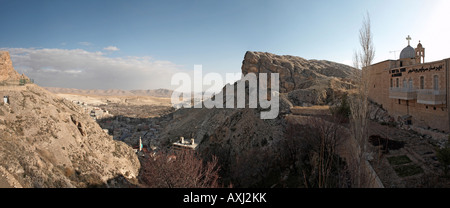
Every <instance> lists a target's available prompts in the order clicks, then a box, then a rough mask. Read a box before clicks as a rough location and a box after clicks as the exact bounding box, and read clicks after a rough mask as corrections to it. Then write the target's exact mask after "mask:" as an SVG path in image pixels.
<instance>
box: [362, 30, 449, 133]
mask: <svg viewBox="0 0 450 208" xmlns="http://www.w3.org/2000/svg"><path fill="white" fill-rule="evenodd" d="M406 39H407V40H408V46H406V47H405V48H404V49H403V50H402V51H401V53H400V57H399V59H398V60H386V61H382V62H380V63H376V64H373V65H371V66H369V67H368V69H369V76H370V78H369V80H370V81H369V99H370V100H371V101H373V102H375V103H377V104H379V105H381V106H382V108H384V109H386V110H387V111H388V113H389V114H390V115H391V116H393V117H394V118H395V119H396V120H397V121H400V122H402V123H404V124H406V125H412V126H414V127H420V128H424V129H436V130H439V131H442V132H445V133H448V132H449V131H450V124H449V120H450V112H449V110H448V103H449V102H450V96H449V91H450V85H449V80H450V73H449V70H450V69H449V68H450V58H447V59H444V60H440V61H434V62H428V63H427V62H425V48H424V47H423V46H422V44H421V43H420V41H419V44H418V45H417V47H416V48H413V47H411V46H410V40H411V38H410V37H409V36H408V37H407V38H406Z"/></svg>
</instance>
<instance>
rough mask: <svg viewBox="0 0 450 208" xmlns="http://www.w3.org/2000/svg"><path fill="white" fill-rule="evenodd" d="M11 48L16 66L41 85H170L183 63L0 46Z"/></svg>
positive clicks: (116, 86) (9, 49) (82, 52)
mask: <svg viewBox="0 0 450 208" xmlns="http://www.w3.org/2000/svg"><path fill="white" fill-rule="evenodd" d="M0 50H6V51H9V53H10V54H11V58H12V61H13V65H14V68H15V69H16V70H17V71H19V72H20V73H25V75H27V76H28V77H30V78H32V79H34V80H35V82H36V83H37V84H38V85H40V86H49V87H67V88H79V89H125V90H129V89H154V88H168V89H173V88H174V87H176V86H174V87H172V86H171V85H170V81H171V77H172V75H173V74H174V73H177V72H181V70H180V69H179V68H180V66H178V65H176V64H174V63H172V62H170V61H162V60H153V59H152V58H151V57H118V58H110V57H107V56H105V54H103V53H101V52H89V51H86V50H82V49H73V50H67V49H50V48H44V49H35V48H0Z"/></svg>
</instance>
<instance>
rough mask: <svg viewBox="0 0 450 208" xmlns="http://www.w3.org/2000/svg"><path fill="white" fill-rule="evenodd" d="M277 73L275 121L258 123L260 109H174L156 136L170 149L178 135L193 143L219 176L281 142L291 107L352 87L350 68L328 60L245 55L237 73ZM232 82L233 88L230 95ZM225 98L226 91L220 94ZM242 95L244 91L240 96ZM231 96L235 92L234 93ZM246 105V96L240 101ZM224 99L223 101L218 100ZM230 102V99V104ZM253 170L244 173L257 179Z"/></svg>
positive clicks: (321, 101) (323, 99) (315, 102)
mask: <svg viewBox="0 0 450 208" xmlns="http://www.w3.org/2000/svg"><path fill="white" fill-rule="evenodd" d="M250 72H253V73H256V74H258V73H280V94H279V95H280V109H279V116H278V117H277V118H275V119H270V120H263V119H260V113H261V111H262V109H260V108H256V109H251V108H248V106H247V108H243V109H238V108H234V109H216V108H213V109H206V108H202V109H194V108H189V109H180V110H177V111H176V112H174V113H173V114H172V116H173V119H172V121H171V122H170V123H169V124H168V125H167V127H166V128H165V129H164V130H163V132H162V133H161V134H160V136H161V139H162V140H163V141H165V143H163V145H170V142H174V141H175V140H177V139H178V138H179V137H180V136H183V137H185V138H195V139H196V142H197V143H199V145H198V151H199V152H200V153H201V154H203V155H216V156H218V157H219V158H220V160H221V161H222V163H221V165H222V168H223V169H224V170H225V171H228V170H229V169H231V168H233V167H235V165H237V163H238V158H242V157H243V156H244V155H245V154H248V153H249V152H252V150H256V149H260V150H264V149H265V148H267V149H269V148H270V147H271V146H272V145H273V144H277V143H278V142H280V141H281V140H282V139H283V138H284V137H285V130H286V118H285V115H286V114H289V113H290V108H291V107H293V106H295V105H325V104H330V103H332V102H333V100H334V96H336V97H338V96H339V93H345V91H346V90H348V89H352V88H353V87H354V85H353V84H352V83H351V81H350V80H348V81H347V80H346V79H349V77H350V76H351V74H352V73H354V69H353V68H351V67H348V66H345V65H342V64H337V63H333V62H328V61H315V60H311V61H308V60H305V59H303V58H300V57H294V56H277V55H274V54H270V53H261V52H247V53H246V55H245V58H244V61H243V65H242V73H243V74H244V75H245V74H247V73H250ZM239 82H242V80H239V81H237V82H236V83H235V84H234V87H235V88H234V89H235V90H236V89H237V88H236V86H237V83H239ZM222 92H225V93H224V94H226V87H224V88H223V89H222ZM246 93H247V91H246ZM234 95H235V96H236V92H235V94H234ZM246 99H247V101H246V103H248V96H246ZM223 100H224V101H225V100H226V97H224V99H223ZM234 100H236V97H235V99H234ZM252 171H258V170H251V171H250V172H248V173H246V174H248V175H249V176H252V175H257V173H256V172H252Z"/></svg>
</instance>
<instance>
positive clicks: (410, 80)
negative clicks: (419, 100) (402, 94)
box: [408, 78, 413, 89]
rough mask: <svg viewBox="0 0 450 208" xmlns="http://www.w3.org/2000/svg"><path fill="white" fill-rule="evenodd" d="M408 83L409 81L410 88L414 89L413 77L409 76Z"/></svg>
mask: <svg viewBox="0 0 450 208" xmlns="http://www.w3.org/2000/svg"><path fill="white" fill-rule="evenodd" d="M408 83H409V86H408V87H409V89H413V81H412V79H411V78H409V81H408Z"/></svg>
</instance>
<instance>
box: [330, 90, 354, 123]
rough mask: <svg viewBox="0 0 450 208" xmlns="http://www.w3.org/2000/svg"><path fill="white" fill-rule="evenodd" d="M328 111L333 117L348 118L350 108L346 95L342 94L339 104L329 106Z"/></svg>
mask: <svg viewBox="0 0 450 208" xmlns="http://www.w3.org/2000/svg"><path fill="white" fill-rule="evenodd" d="M330 112H331V114H332V115H333V116H335V117H338V118H341V119H345V120H348V118H349V117H350V114H351V110H350V105H349V103H348V98H347V95H344V96H342V99H341V103H340V104H339V105H336V106H333V107H330Z"/></svg>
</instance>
